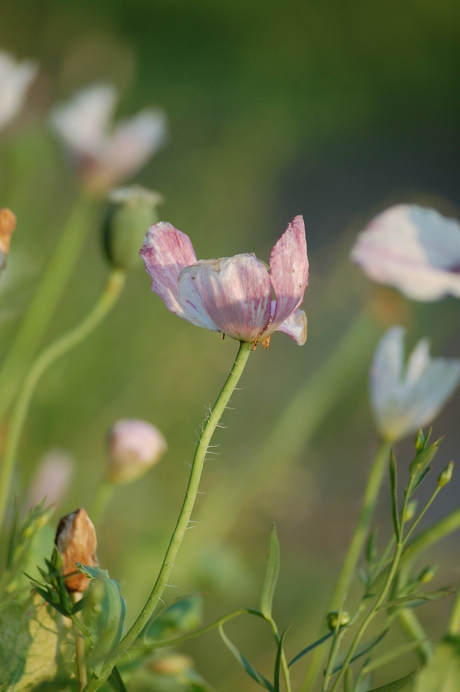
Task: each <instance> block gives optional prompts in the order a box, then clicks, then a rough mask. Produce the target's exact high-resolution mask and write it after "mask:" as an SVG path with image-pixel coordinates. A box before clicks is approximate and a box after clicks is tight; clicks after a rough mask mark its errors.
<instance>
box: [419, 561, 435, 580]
mask: <svg viewBox="0 0 460 692" xmlns="http://www.w3.org/2000/svg"><path fill="white" fill-rule="evenodd" d="M437 570H438V566H437V565H431V566H430V567H425V569H423V570H422V571H421V572H420V574H419V577H418V581H419V583H420V584H428V582H430V581H431V580H432V579H433V577H434V575H435V574H436V572H437Z"/></svg>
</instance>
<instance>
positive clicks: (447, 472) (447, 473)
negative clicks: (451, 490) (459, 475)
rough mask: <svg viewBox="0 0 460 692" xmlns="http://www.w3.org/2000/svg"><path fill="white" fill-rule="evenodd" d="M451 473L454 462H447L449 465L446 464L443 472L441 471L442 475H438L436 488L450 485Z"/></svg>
mask: <svg viewBox="0 0 460 692" xmlns="http://www.w3.org/2000/svg"><path fill="white" fill-rule="evenodd" d="M453 472H454V462H453V461H449V463H448V464H447V466H446V468H445V469H444V471H442V473H440V474H439V478H438V488H444V486H445V485H447V484H448V483H450V479H451V478H452V474H453Z"/></svg>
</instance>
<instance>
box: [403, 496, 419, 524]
mask: <svg viewBox="0 0 460 692" xmlns="http://www.w3.org/2000/svg"><path fill="white" fill-rule="evenodd" d="M417 504H418V503H417V500H411V501H410V502H408V503H407V507H406V512H405V514H404V521H412V519H413V518H414V516H415V512H416V511H417Z"/></svg>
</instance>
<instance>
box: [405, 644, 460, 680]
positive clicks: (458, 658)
mask: <svg viewBox="0 0 460 692" xmlns="http://www.w3.org/2000/svg"><path fill="white" fill-rule="evenodd" d="M414 690H415V692H458V690H460V654H459V647H458V644H457V645H456V644H455V643H451V642H449V641H444V642H442V643H441V644H439V646H437V647H436V650H435V652H434V656H433V658H432V659H431V660H430V661H429V662H428V663H427V664H426V666H425V667H424V668H423V669H422V670H421V671H420V673H419V674H418V675H417V678H416V683H415V688H414Z"/></svg>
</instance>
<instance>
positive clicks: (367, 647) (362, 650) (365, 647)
mask: <svg viewBox="0 0 460 692" xmlns="http://www.w3.org/2000/svg"><path fill="white" fill-rule="evenodd" d="M387 632H388V629H386V630H384V631H383V632H382V634H379V636H378V637H376V638H375V639H373V640H372V641H370V642H365V643H364V644H361V646H358V648H357V649H356V653H355V654H354V656H353V658H352V659H351V660H350V663H353V662H354V661H356V660H357V659H358V658H361V656H364V655H365V654H367V653H369V651H372V649H374V648H375V647H376V646H377V644H379V643H380V642H381V641H382V639H383V638H384V636H385V635H386V634H387ZM346 657H347V653H346V652H345V653H343V654H342V655H341V656H340V657H338V661H337V664H336V665H335V666H334V669H333V671H332V674H333V675H334V674H335V673H337V672H338V671H339V670H340V669H341V667H342V666H343V664H344V661H345V658H346Z"/></svg>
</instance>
